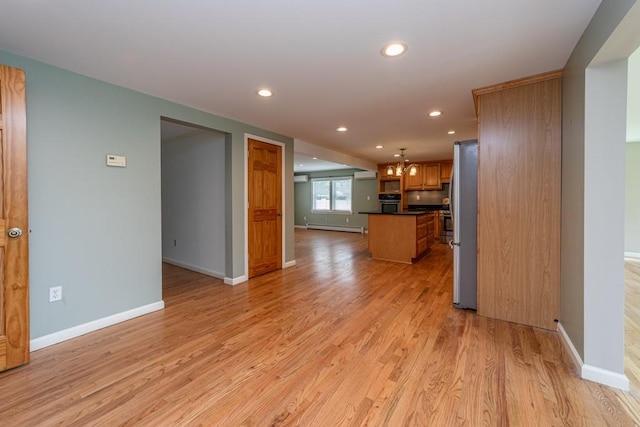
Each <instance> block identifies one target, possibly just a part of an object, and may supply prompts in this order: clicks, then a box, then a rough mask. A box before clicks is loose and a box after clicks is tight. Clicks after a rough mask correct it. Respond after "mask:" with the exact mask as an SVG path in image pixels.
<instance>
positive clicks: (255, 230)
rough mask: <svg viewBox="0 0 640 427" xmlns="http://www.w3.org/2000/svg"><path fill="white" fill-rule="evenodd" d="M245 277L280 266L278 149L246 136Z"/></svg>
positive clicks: (280, 176)
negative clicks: (247, 239)
mask: <svg viewBox="0 0 640 427" xmlns="http://www.w3.org/2000/svg"><path fill="white" fill-rule="evenodd" d="M248 163H249V171H248V172H249V173H248V175H249V177H248V179H249V186H248V187H249V190H248V191H249V195H248V196H249V215H248V216H249V224H248V227H249V277H254V276H258V275H260V274H264V273H268V272H269V271H273V270H278V269H281V268H282V148H281V147H280V146H278V145H273V144H267V143H265V142H260V141H256V140H253V139H249V162H248Z"/></svg>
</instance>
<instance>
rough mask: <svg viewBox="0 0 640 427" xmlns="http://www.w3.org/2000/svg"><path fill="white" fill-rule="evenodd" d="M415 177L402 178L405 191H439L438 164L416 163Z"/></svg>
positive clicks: (440, 185)
mask: <svg viewBox="0 0 640 427" xmlns="http://www.w3.org/2000/svg"><path fill="white" fill-rule="evenodd" d="M415 166H416V169H417V173H416V175H415V176H411V175H409V173H407V174H405V176H404V183H405V184H404V189H405V190H440V189H441V188H442V184H441V183H440V162H429V163H417V164H416V165H415Z"/></svg>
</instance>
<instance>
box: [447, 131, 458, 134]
mask: <svg viewBox="0 0 640 427" xmlns="http://www.w3.org/2000/svg"><path fill="white" fill-rule="evenodd" d="M447 133H448V134H449V135H453V134H455V133H456V131H455V130H450V131H449V132H447Z"/></svg>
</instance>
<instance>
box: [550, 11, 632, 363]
mask: <svg viewBox="0 0 640 427" xmlns="http://www.w3.org/2000/svg"><path fill="white" fill-rule="evenodd" d="M635 3H636V1H635V0H604V1H603V2H602V4H601V5H600V7H599V8H598V10H597V11H596V13H595V15H594V17H593V19H592V20H591V22H590V24H589V26H588V27H587V29H586V30H585V32H584V33H583V35H582V37H581V38H580V40H579V42H578V44H577V45H576V47H575V48H574V50H573V52H572V54H571V57H570V58H569V60H568V62H567V64H566V66H565V74H564V79H563V120H562V125H563V131H562V227H561V299H560V313H561V316H560V321H561V324H562V327H563V328H564V329H565V331H566V332H567V335H568V336H569V338H570V339H571V341H572V343H573V345H574V347H575V348H576V350H577V352H578V353H579V355H580V357H581V358H582V359H583V361H585V363H592V364H593V365H595V366H598V365H599V364H600V367H601V368H602V369H605V370H608V369H611V370H614V371H617V366H618V365H619V361H618V360H617V351H618V348H617V347H618V343H617V342H615V343H614V346H615V347H616V349H615V351H616V355H615V358H616V360H614V361H613V365H615V368H613V369H612V368H611V367H610V366H607V365H608V362H603V363H601V360H595V361H592V360H590V358H589V357H585V347H586V342H587V341H589V343H590V344H589V345H590V347H591V348H593V349H595V348H597V347H600V348H601V349H602V350H603V351H604V352H606V351H607V350H608V349H609V348H610V347H611V346H610V344H611V343H610V342H609V340H608V338H607V335H606V333H605V334H601V333H600V331H595V332H596V333H595V335H594V334H592V331H587V325H586V323H585V317H586V316H587V312H586V311H587V310H586V309H585V306H586V305H587V302H586V301H585V295H586V291H585V263H587V262H591V263H594V264H597V263H598V260H593V259H587V258H586V257H585V250H586V247H585V235H589V234H588V233H591V232H593V229H591V228H588V227H587V226H586V224H587V222H586V221H585V215H586V214H587V211H586V206H587V203H586V201H587V200H586V198H585V194H587V193H589V194H590V195H592V193H591V192H592V189H591V188H588V187H587V186H586V185H585V182H586V178H585V176H586V175H587V174H590V173H593V172H594V171H593V170H590V169H589V168H588V167H587V166H586V165H587V158H589V159H590V160H589V162H590V163H593V162H594V161H595V162H596V163H598V162H601V160H602V158H594V155H595V154H596V151H595V150H594V151H587V150H586V144H585V140H586V136H585V133H586V132H585V129H586V128H587V125H591V124H592V123H587V122H586V120H585V111H586V109H587V106H586V104H585V94H586V74H587V72H586V70H587V68H588V67H589V65H590V63H591V61H592V60H593V58H594V57H595V56H596V54H597V53H598V51H600V49H601V48H602V46H603V45H604V44H605V42H606V41H607V39H608V38H609V37H610V35H611V34H612V33H613V31H614V30H615V29H616V28H617V26H618V25H619V24H620V22H621V21H622V19H623V18H624V17H625V15H626V14H627V12H628V11H629V10H630V8H631V7H632V6H633V5H634V4H635ZM594 77H597V76H595V75H594ZM599 120H600V121H603V120H604V119H599ZM596 121H597V120H596ZM605 157H606V156H605ZM618 167H620V165H618ZM606 179H608V178H607V177H605V180H606ZM590 197H591V196H590ZM607 221H608V219H607V218H605V220H604V221H603V222H601V223H600V224H599V225H598V228H601V227H602V224H603V223H607ZM621 256H622V255H621V254H620V257H621ZM596 310H597V311H600V308H597V309H596ZM593 314H596V315H597V316H601V315H603V316H606V313H590V314H589V315H593ZM605 323H607V322H605ZM617 334H618V331H616V333H615V335H616V338H617ZM609 336H611V335H609ZM596 359H597V358H596Z"/></svg>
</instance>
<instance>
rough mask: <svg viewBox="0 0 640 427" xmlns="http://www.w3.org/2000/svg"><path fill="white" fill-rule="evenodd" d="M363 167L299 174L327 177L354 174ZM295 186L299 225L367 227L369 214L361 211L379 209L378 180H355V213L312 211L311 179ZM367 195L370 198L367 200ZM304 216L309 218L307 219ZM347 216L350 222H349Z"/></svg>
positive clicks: (296, 222)
mask: <svg viewBox="0 0 640 427" xmlns="http://www.w3.org/2000/svg"><path fill="white" fill-rule="evenodd" d="M359 170H361V169H338V170H333V171H322V172H308V173H300V174H297V175H309V179H311V178H326V177H339V176H353V173H354V172H356V171H359ZM294 188H295V224H296V225H299V226H303V225H306V224H307V223H312V224H323V225H324V224H326V225H348V226H354V227H364V228H365V229H366V228H367V219H368V218H367V215H360V214H358V212H361V211H375V210H378V192H377V180H375V179H354V180H353V194H352V198H353V214H352V215H346V214H317V213H312V212H311V181H309V182H304V183H297V184H294ZM367 197H368V198H369V200H367ZM304 217H306V218H307V219H306V220H305V219H304ZM347 218H348V219H349V222H348V223H347Z"/></svg>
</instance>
